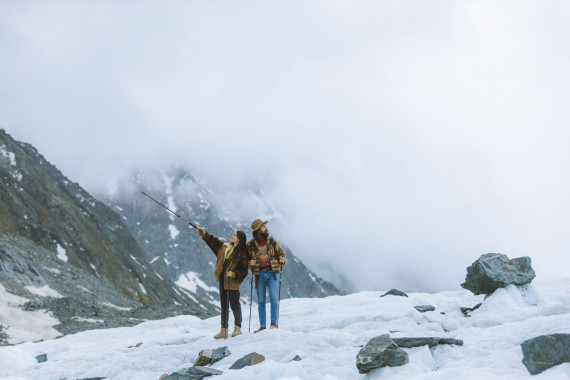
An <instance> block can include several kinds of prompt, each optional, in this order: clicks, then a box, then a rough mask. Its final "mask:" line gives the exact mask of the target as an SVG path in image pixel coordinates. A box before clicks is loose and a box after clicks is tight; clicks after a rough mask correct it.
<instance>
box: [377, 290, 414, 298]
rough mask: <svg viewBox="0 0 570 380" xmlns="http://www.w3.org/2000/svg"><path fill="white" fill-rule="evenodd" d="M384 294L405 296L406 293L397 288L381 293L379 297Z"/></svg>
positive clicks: (384, 295)
mask: <svg viewBox="0 0 570 380" xmlns="http://www.w3.org/2000/svg"><path fill="white" fill-rule="evenodd" d="M386 296H398V297H407V296H408V295H407V294H406V293H404V292H401V291H399V290H398V289H392V290H389V291H387V292H386V293H384V294H382V295H381V296H380V297H386Z"/></svg>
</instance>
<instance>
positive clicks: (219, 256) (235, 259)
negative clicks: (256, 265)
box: [200, 231, 249, 290]
mask: <svg viewBox="0 0 570 380" xmlns="http://www.w3.org/2000/svg"><path fill="white" fill-rule="evenodd" d="M200 236H201V237H202V239H203V240H204V241H205V242H206V244H208V247H210V249H211V250H212V252H214V254H215V255H216V269H215V270H214V279H215V280H216V281H224V289H227V288H228V278H229V283H230V290H239V287H240V285H241V283H242V282H243V280H244V278H246V277H247V270H248V269H247V262H248V260H249V255H248V254H245V255H242V256H241V257H239V255H238V253H237V252H233V253H232V255H231V256H230V258H229V259H228V260H229V262H228V264H227V270H230V271H231V272H235V277H234V278H231V277H227V276H226V274H225V273H222V269H223V266H224V261H225V258H226V249H227V248H228V247H229V244H230V243H228V242H223V241H221V240H220V239H218V238H217V237H215V236H213V235H210V234H209V233H207V232H206V231H203V232H202V233H200Z"/></svg>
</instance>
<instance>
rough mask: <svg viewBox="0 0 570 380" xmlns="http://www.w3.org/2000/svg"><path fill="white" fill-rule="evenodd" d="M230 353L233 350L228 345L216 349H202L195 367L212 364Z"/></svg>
mask: <svg viewBox="0 0 570 380" xmlns="http://www.w3.org/2000/svg"><path fill="white" fill-rule="evenodd" d="M230 355H231V352H230V350H229V348H228V346H224V347H219V348H216V349H215V350H210V349H205V350H202V351H200V353H199V354H198V358H197V359H196V360H195V361H194V364H193V367H196V366H206V365H212V364H214V363H216V362H219V361H220V360H222V359H223V358H225V357H228V356H230Z"/></svg>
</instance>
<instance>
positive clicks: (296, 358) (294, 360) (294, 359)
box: [289, 355, 303, 362]
mask: <svg viewBox="0 0 570 380" xmlns="http://www.w3.org/2000/svg"><path fill="white" fill-rule="evenodd" d="M301 360H303V359H301V357H300V356H299V355H295V357H294V358H293V359H291V360H289V361H290V362H300V361H301Z"/></svg>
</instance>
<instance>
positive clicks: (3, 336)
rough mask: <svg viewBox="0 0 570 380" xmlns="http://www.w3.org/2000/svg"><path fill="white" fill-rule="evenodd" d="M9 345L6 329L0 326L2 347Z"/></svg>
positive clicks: (0, 343)
mask: <svg viewBox="0 0 570 380" xmlns="http://www.w3.org/2000/svg"><path fill="white" fill-rule="evenodd" d="M7 344H8V335H7V334H6V328H5V327H4V326H2V325H0V346H5V345H7Z"/></svg>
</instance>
